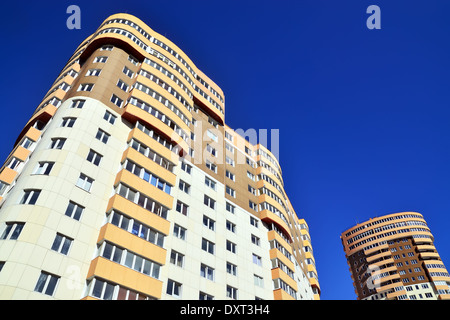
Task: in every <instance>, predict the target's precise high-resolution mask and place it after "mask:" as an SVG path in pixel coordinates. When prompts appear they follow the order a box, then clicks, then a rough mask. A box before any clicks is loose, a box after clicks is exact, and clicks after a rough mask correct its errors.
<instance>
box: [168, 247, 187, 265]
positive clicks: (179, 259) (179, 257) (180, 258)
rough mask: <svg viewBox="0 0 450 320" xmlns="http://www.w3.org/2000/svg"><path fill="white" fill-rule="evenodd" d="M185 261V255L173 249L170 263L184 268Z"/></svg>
mask: <svg viewBox="0 0 450 320" xmlns="http://www.w3.org/2000/svg"><path fill="white" fill-rule="evenodd" d="M183 262H184V255H183V254H181V253H179V252H176V251H175V250H172V251H171V253H170V263H172V264H174V265H176V266H178V267H180V268H182V267H183Z"/></svg>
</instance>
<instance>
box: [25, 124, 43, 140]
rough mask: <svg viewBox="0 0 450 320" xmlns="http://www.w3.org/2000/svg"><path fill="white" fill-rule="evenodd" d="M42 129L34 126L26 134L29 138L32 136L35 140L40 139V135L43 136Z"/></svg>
mask: <svg viewBox="0 0 450 320" xmlns="http://www.w3.org/2000/svg"><path fill="white" fill-rule="evenodd" d="M41 133H42V132H41V131H39V130H38V129H36V128H34V127H30V128H29V129H28V131H27V133H26V134H25V136H27V137H28V138H30V139H31V140H33V141H38V139H39V137H40V136H41Z"/></svg>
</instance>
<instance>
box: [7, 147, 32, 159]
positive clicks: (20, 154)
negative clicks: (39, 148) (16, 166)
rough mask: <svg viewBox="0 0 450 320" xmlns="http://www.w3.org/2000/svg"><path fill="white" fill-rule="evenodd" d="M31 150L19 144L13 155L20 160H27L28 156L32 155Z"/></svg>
mask: <svg viewBox="0 0 450 320" xmlns="http://www.w3.org/2000/svg"><path fill="white" fill-rule="evenodd" d="M30 153H31V151H30V150H28V149H25V148H24V147H22V146H18V147H17V148H16V150H14V152H13V154H12V155H13V156H14V157H16V158H17V159H19V160H20V161H26V160H27V159H28V156H29V155H30Z"/></svg>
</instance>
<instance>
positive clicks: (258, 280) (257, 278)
mask: <svg viewBox="0 0 450 320" xmlns="http://www.w3.org/2000/svg"><path fill="white" fill-rule="evenodd" d="M253 280H254V283H255V286H258V287H261V288H262V287H264V281H263V278H262V277H260V276H258V275H256V274H254V275H253Z"/></svg>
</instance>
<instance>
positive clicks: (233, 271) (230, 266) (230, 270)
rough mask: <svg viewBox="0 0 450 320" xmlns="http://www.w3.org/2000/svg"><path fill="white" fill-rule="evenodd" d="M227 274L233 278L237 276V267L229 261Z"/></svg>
mask: <svg viewBox="0 0 450 320" xmlns="http://www.w3.org/2000/svg"><path fill="white" fill-rule="evenodd" d="M227 273H229V274H231V275H233V276H235V275H237V265H235V264H232V263H231V262H228V261H227Z"/></svg>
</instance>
